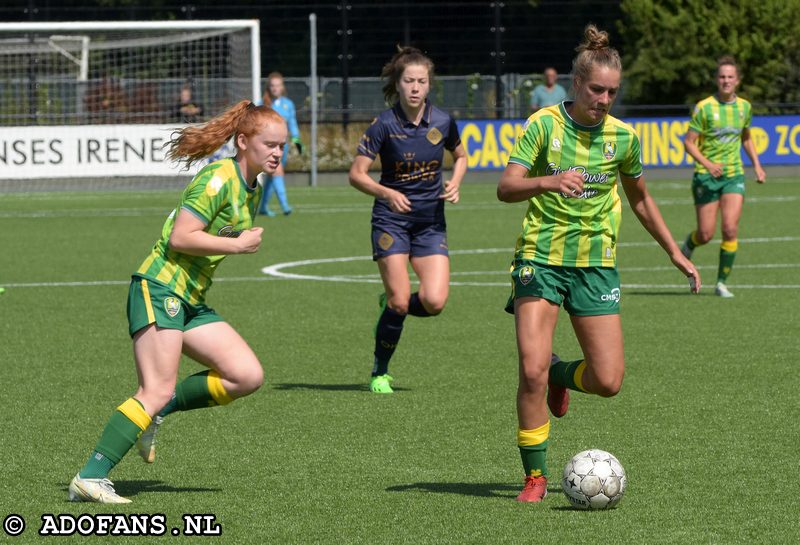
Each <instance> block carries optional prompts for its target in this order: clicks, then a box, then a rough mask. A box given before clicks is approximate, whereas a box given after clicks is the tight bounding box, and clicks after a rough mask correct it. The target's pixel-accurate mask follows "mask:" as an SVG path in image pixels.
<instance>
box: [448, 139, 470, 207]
mask: <svg viewBox="0 0 800 545" xmlns="http://www.w3.org/2000/svg"><path fill="white" fill-rule="evenodd" d="M450 153H451V154H452V156H453V174H452V175H451V176H450V179H449V180H445V182H444V192H443V193H442V198H443V199H444V200H446V201H447V202H451V203H453V204H455V203H457V202H458V200H459V198H460V195H459V188H460V187H461V182H462V181H463V180H464V174H466V173H467V151H466V150H465V149H464V145H463V144H458V145H457V146H456V147H455V149H454V150H453V151H451V152H450Z"/></svg>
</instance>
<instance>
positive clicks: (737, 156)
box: [689, 95, 753, 176]
mask: <svg viewBox="0 0 800 545" xmlns="http://www.w3.org/2000/svg"><path fill="white" fill-rule="evenodd" d="M752 120H753V111H752V107H751V106H750V103H749V102H748V101H746V100H745V99H743V98H739V97H736V99H735V100H733V101H731V102H720V101H719V99H718V98H717V97H716V96H715V95H712V96H710V97H708V98H705V99H703V100H701V101H700V102H698V103H697V105H695V107H694V112H693V113H692V119H691V121H689V130H690V131H694V132H696V133H699V135H700V138H698V141H697V144H698V147H699V148H700V153H702V154H703V155H705V156H706V158H707V159H708V160H709V161H711V162H712V163H720V164H723V165H725V170H724V172H723V175H724V176H736V175H740V174H744V166H743V165H742V155H741V148H742V130H744V129H746V128H749V127H750V123H751V122H752ZM694 171H695V172H696V173H698V174H707V173H708V169H707V168H706V167H704V166H703V165H701V164H700V163H697V162H696V163H695V165H694Z"/></svg>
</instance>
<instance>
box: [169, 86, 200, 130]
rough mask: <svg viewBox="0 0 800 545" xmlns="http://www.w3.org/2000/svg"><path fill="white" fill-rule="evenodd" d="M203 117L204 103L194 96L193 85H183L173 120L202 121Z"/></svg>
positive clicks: (180, 121) (183, 121)
mask: <svg viewBox="0 0 800 545" xmlns="http://www.w3.org/2000/svg"><path fill="white" fill-rule="evenodd" d="M202 117H203V105H202V104H200V103H199V102H197V101H195V100H194V99H193V98H192V87H191V85H188V84H187V85H184V86H183V87H181V99H180V102H178V104H177V105H176V106H175V111H174V113H173V115H172V119H173V121H176V122H178V123H200V121H202Z"/></svg>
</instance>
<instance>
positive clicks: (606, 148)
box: [603, 142, 617, 161]
mask: <svg viewBox="0 0 800 545" xmlns="http://www.w3.org/2000/svg"><path fill="white" fill-rule="evenodd" d="M616 154H617V144H616V142H603V157H605V158H606V159H607V160H609V161H610V160H611V159H613V158H614V156H615V155H616Z"/></svg>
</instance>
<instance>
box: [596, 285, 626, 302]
mask: <svg viewBox="0 0 800 545" xmlns="http://www.w3.org/2000/svg"><path fill="white" fill-rule="evenodd" d="M620 297H621V294H620V291H619V288H614V289H613V290H611V293H604V294H603V295H601V296H600V300H601V301H607V302H611V303H614V304H616V303H619V300H620Z"/></svg>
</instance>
